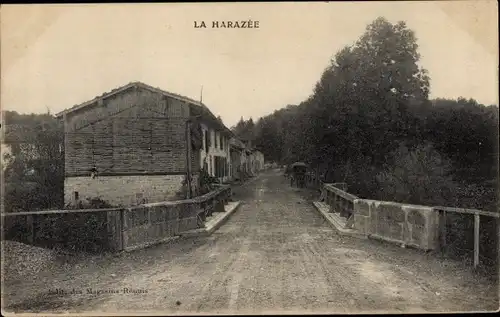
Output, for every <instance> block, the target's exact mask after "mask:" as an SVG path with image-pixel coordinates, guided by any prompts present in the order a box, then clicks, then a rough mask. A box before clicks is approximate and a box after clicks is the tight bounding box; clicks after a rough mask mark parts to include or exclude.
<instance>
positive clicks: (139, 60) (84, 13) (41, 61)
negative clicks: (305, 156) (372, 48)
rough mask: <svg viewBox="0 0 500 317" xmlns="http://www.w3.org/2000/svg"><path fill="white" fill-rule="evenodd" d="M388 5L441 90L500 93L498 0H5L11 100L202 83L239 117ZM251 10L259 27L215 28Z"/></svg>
mask: <svg viewBox="0 0 500 317" xmlns="http://www.w3.org/2000/svg"><path fill="white" fill-rule="evenodd" d="M379 16H383V17H385V18H387V19H388V20H389V21H390V22H392V23H396V22H397V21H400V20H403V21H405V22H406V23H407V25H408V27H409V28H411V29H412V30H414V31H415V33H416V36H417V40H418V42H417V43H418V45H419V53H420V54H421V65H422V66H423V67H424V68H426V69H427V70H428V71H429V75H430V77H431V98H436V97H442V98H458V97H460V96H463V97H466V98H474V99H476V100H478V101H479V102H480V103H484V104H487V105H489V104H498V33H497V32H498V30H497V27H498V16H497V3H496V1H487V0H483V1H459V2H457V1H448V2H439V1H432V2H423V1H422V2H417V1H413V2H399V1H398V2H392V3H391V2H345V3H344V2H331V3H327V2H316V3H238V4H236V3H211V4H209V3H197V4H179V3H177V4H151V3H150V4H100V5H94V4H87V5H32V4H30V5H18V6H16V5H2V7H1V11H0V21H1V90H0V92H1V106H2V110H15V111H17V112H20V113H43V112H47V110H50V111H51V112H52V113H57V112H59V111H62V110H64V109H67V108H69V107H71V106H73V105H75V104H80V103H83V102H85V101H88V100H90V99H92V98H94V97H95V96H97V95H101V94H102V93H104V92H108V91H110V90H112V89H114V88H117V87H119V86H123V85H125V84H127V83H129V82H132V81H141V82H144V83H146V84H149V85H152V86H155V87H159V88H161V89H164V90H167V91H170V92H174V93H178V94H181V95H185V96H187V97H190V98H193V99H196V100H199V99H200V93H201V87H202V86H203V102H204V103H205V104H206V105H207V106H208V107H209V108H210V109H211V111H212V112H213V113H214V114H215V115H220V116H221V117H222V119H223V121H224V123H225V124H226V125H227V126H228V127H230V126H232V125H234V124H236V123H237V121H238V120H239V119H240V118H241V117H244V118H245V119H247V118H249V117H252V118H253V119H254V120H256V119H257V118H259V117H261V116H264V115H267V114H270V113H272V112H273V111H274V110H277V109H280V108H282V107H285V106H286V105H288V104H299V103H300V102H301V101H303V100H305V99H307V97H308V96H309V95H311V94H312V90H313V87H314V85H315V84H316V82H317V81H318V80H319V78H320V76H321V74H322V72H323V70H324V69H325V68H326V67H327V66H328V64H329V63H330V60H331V58H332V57H333V56H334V55H335V53H337V52H338V51H339V50H340V49H342V48H343V47H344V46H346V45H350V44H353V43H354V42H355V41H356V40H357V39H358V38H359V37H360V36H361V35H362V34H363V32H364V30H365V28H366V26H367V25H368V24H369V23H371V22H372V21H373V20H375V19H376V18H377V17H379ZM249 19H251V20H254V21H259V28H258V29H255V28H254V29H212V28H210V25H211V21H221V20H225V21H228V20H231V21H235V20H237V21H242V20H247V21H248V20H249ZM195 21H197V22H198V24H200V22H201V21H205V23H206V24H207V26H209V27H208V28H206V29H200V28H194V22H195Z"/></svg>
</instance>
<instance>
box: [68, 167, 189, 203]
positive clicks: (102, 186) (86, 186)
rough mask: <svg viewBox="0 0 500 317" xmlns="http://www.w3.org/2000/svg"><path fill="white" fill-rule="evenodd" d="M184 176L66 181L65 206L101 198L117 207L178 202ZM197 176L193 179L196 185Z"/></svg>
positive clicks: (71, 179) (74, 179)
mask: <svg viewBox="0 0 500 317" xmlns="http://www.w3.org/2000/svg"><path fill="white" fill-rule="evenodd" d="M184 179H185V175H182V174H181V175H144V176H140V175H137V176H98V177H97V178H91V177H88V176H80V177H67V178H66V179H65V180H64V203H65V204H69V203H71V204H74V203H75V202H76V200H75V193H78V199H79V200H85V199H86V198H101V199H102V200H104V201H106V202H108V203H110V204H111V205H115V206H119V205H121V206H128V205H137V204H141V203H150V202H158V201H166V200H173V199H179V198H178V197H177V196H176V195H177V193H178V192H180V191H181V189H182V182H183V181H184ZM196 182H197V176H196V177H193V184H195V183H196Z"/></svg>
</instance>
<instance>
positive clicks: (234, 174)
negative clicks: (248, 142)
mask: <svg viewBox="0 0 500 317" xmlns="http://www.w3.org/2000/svg"><path fill="white" fill-rule="evenodd" d="M229 146H230V156H231V168H230V171H231V179H232V180H242V179H243V177H244V175H243V174H242V173H243V171H244V162H246V161H245V160H244V158H243V156H244V155H245V154H244V152H245V144H244V143H243V142H241V141H240V140H239V139H237V138H231V140H230V141H229Z"/></svg>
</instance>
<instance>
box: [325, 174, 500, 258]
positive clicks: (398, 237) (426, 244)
mask: <svg viewBox="0 0 500 317" xmlns="http://www.w3.org/2000/svg"><path fill="white" fill-rule="evenodd" d="M346 188H347V186H346V184H343V183H333V184H327V183H325V184H323V186H322V190H321V198H320V201H324V202H325V203H326V204H327V205H329V212H331V213H339V214H340V216H342V217H344V218H346V219H347V223H346V224H345V228H349V229H355V230H356V231H357V232H359V233H360V234H362V235H364V236H365V237H368V238H370V237H371V238H376V239H381V240H385V241H389V242H392V243H396V244H400V245H401V246H403V247H405V246H412V247H415V248H418V249H422V250H426V251H430V250H440V251H441V252H444V253H456V251H457V250H458V251H461V253H462V255H464V256H466V257H467V258H471V260H472V261H471V262H473V265H474V267H477V266H478V265H479V264H480V262H482V263H486V262H487V261H489V262H491V263H494V264H493V265H494V266H495V265H496V266H497V264H495V263H498V262H500V261H499V259H498V257H499V256H500V249H499V248H500V242H499V240H500V213H495V212H487V211H483V210H477V209H467V208H452V207H436V206H421V205H413V204H405V203H397V202H390V201H378V200H371V199H361V198H358V197H356V196H355V195H352V194H350V193H348V192H347V191H346ZM459 245H460V246H459ZM462 251H463V252H462Z"/></svg>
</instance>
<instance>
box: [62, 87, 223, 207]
mask: <svg viewBox="0 0 500 317" xmlns="http://www.w3.org/2000/svg"><path fill="white" fill-rule="evenodd" d="M57 117H58V118H60V119H62V120H63V121H64V135H65V141H64V142H65V182H64V194H65V204H66V205H68V204H73V203H78V202H79V201H82V200H84V199H86V198H100V199H102V200H105V201H107V202H109V203H110V204H112V205H136V204H141V203H148V202H158V201H165V200H176V199H185V198H189V197H194V196H196V195H197V191H198V185H199V183H198V182H199V173H200V169H201V165H200V162H202V153H203V152H204V150H205V149H204V148H203V147H204V146H205V142H206V141H205V140H204V135H205V134H206V135H210V134H211V133H212V131H218V132H219V134H222V135H230V131H229V130H228V129H227V128H226V127H225V126H224V125H223V124H222V123H221V122H220V121H218V120H217V118H216V117H215V116H214V115H213V114H212V113H211V112H210V110H209V109H208V108H207V107H206V106H205V105H203V104H202V103H200V102H197V101H194V100H192V99H189V98H187V97H183V96H179V95H177V94H173V93H170V92H166V91H164V90H161V89H158V88H154V87H152V86H149V85H146V84H143V83H139V82H135V83H130V84H127V85H125V86H123V87H120V88H117V89H115V90H113V91H111V92H109V93H105V94H103V95H101V96H99V97H96V98H94V99H93V100H90V101H88V102H85V103H83V104H81V105H77V106H74V107H72V108H70V109H67V110H65V111H63V112H61V113H59V114H57ZM204 131H208V133H206V132H204ZM209 153H214V154H215V153H216V152H215V150H212V152H210V149H209ZM222 153H224V151H223V150H221V152H217V154H218V155H222ZM209 156H210V155H209ZM227 156H229V155H227ZM214 171H215V168H214Z"/></svg>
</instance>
